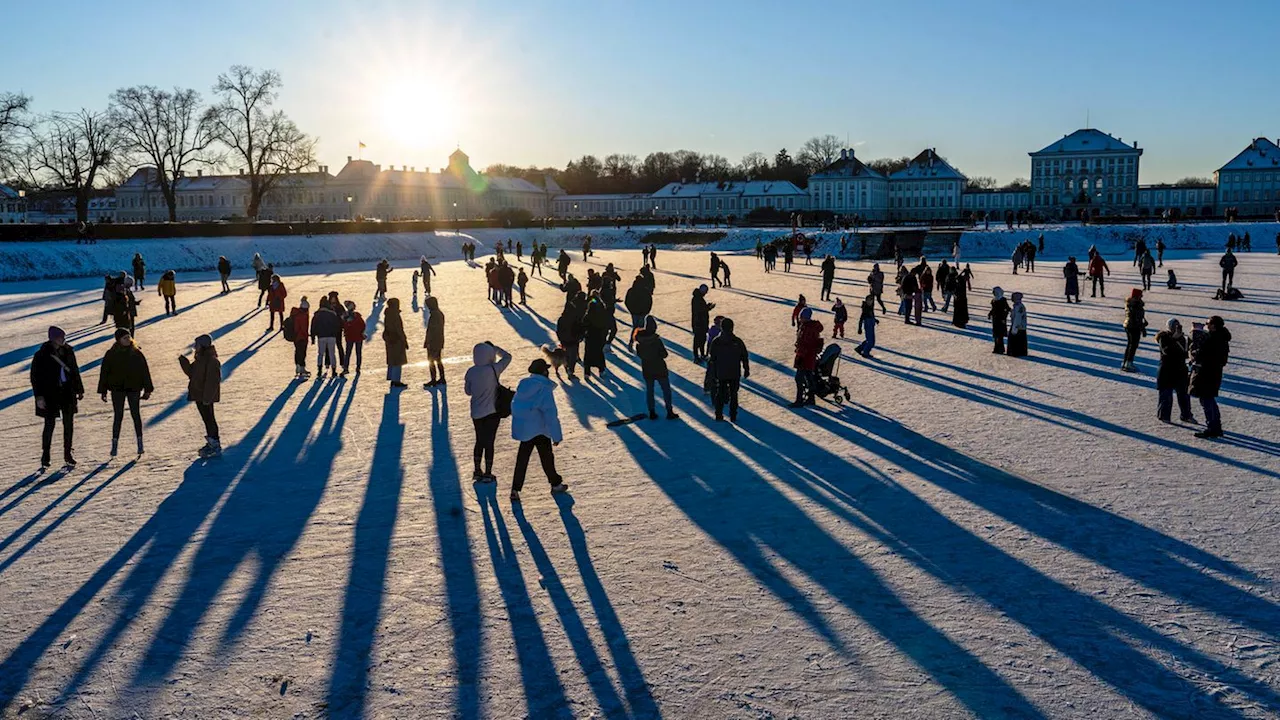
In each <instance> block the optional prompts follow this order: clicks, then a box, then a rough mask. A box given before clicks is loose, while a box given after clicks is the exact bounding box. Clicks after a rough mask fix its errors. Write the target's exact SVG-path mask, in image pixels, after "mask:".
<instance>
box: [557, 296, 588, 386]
mask: <svg viewBox="0 0 1280 720" xmlns="http://www.w3.org/2000/svg"><path fill="white" fill-rule="evenodd" d="M586 302H587V296H586V295H584V294H582V293H581V292H579V293H577V294H575V295H571V296H569V297H568V298H567V299H566V301H565V306H564V312H562V313H561V314H560V319H559V320H557V321H556V339H557V340H558V341H560V347H562V348H564V365H565V368H566V369H567V370H568V371H569V379H570V380H576V379H577V376H576V375H574V374H573V371H574V369H575V368H576V367H577V366H578V349H579V347H580V345H581V343H582V315H583V313H584V312H585V311H586V310H585V308H586Z"/></svg>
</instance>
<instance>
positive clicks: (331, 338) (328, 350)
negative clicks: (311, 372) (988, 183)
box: [311, 297, 342, 379]
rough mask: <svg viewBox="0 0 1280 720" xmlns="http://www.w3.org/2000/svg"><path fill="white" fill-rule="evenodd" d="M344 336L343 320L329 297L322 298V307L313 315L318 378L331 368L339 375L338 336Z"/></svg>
mask: <svg viewBox="0 0 1280 720" xmlns="http://www.w3.org/2000/svg"><path fill="white" fill-rule="evenodd" d="M340 337H342V320H341V319H339V318H338V313H336V312H334V310H333V308H332V307H330V306H329V298H325V297H322V298H320V309H318V310H316V312H315V314H314V315H312V316H311V340H312V342H314V343H315V344H316V379H319V378H320V377H321V376H323V375H324V369H325V368H326V367H328V368H330V371H331V372H332V373H333V377H338V365H339V361H338V338H340Z"/></svg>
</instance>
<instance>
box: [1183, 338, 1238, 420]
mask: <svg viewBox="0 0 1280 720" xmlns="http://www.w3.org/2000/svg"><path fill="white" fill-rule="evenodd" d="M1208 327H1209V331H1208V334H1207V335H1206V336H1205V337H1204V338H1203V339H1200V340H1194V339H1193V341H1192V350H1191V396H1192V397H1196V398H1199V399H1200V407H1202V408H1204V423H1205V426H1206V427H1205V429H1204V431H1203V432H1198V433H1196V437H1198V438H1218V437H1222V413H1221V412H1219V410H1218V390H1219V389H1221V387H1222V371H1223V368H1225V367H1226V365H1227V358H1228V356H1230V354H1231V331H1230V330H1227V327H1226V324H1225V323H1223V321H1222V317H1221V316H1218V315H1214V316H1213V317H1211V318H1209V323H1208Z"/></svg>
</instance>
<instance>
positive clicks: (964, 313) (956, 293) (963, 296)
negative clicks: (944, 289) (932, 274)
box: [951, 266, 969, 330]
mask: <svg viewBox="0 0 1280 720" xmlns="http://www.w3.org/2000/svg"><path fill="white" fill-rule="evenodd" d="M965 269H966V270H968V267H967V266H966V268H965ZM951 282H952V283H953V289H952V292H951V299H952V300H954V301H955V307H954V308H953V309H952V311H951V324H952V325H955V326H956V327H958V328H960V329H962V330H963V329H964V328H965V326H967V325H968V324H969V285H968V283H966V282H965V280H964V277H963V276H962V275H956V274H954V273H953V274H952V275H951Z"/></svg>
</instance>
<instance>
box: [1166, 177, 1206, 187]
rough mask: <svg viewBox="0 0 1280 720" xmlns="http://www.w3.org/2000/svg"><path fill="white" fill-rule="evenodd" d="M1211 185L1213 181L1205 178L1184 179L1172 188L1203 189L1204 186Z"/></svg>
mask: <svg viewBox="0 0 1280 720" xmlns="http://www.w3.org/2000/svg"><path fill="white" fill-rule="evenodd" d="M1212 184H1213V181H1212V180H1210V179H1209V178H1206V177H1184V178H1182V179H1181V180H1179V181H1178V182H1176V183H1174V184H1173V186H1174V187H1203V186H1205V185H1212Z"/></svg>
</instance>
